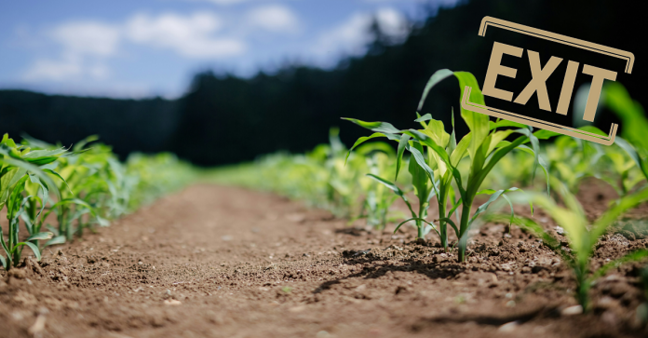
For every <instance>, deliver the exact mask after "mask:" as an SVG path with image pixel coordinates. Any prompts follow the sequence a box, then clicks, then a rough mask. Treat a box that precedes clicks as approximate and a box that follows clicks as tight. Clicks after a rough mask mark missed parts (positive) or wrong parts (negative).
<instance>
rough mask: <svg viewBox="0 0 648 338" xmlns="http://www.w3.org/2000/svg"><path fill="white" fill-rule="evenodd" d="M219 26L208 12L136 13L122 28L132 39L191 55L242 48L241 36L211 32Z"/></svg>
mask: <svg viewBox="0 0 648 338" xmlns="http://www.w3.org/2000/svg"><path fill="white" fill-rule="evenodd" d="M222 26H223V22H222V20H221V19H220V18H219V17H218V16H216V15H214V14H212V13H210V12H198V13H194V14H193V15H190V16H181V15H177V14H173V13H167V14H162V15H160V16H158V17H150V16H148V15H146V14H138V15H135V16H134V17H132V18H131V19H130V20H128V22H127V23H126V25H125V28H124V32H125V35H126V37H127V38H128V39H130V41H131V42H134V43H138V44H144V45H149V46H153V47H158V48H166V49H171V50H174V51H175V52H177V53H178V54H180V55H183V56H186V57H191V58H218V57H227V56H234V55H239V54H242V53H243V52H245V49H246V45H245V43H244V42H243V41H242V40H239V39H236V38H227V37H215V36H214V33H216V32H218V31H219V30H220V29H221V28H222Z"/></svg>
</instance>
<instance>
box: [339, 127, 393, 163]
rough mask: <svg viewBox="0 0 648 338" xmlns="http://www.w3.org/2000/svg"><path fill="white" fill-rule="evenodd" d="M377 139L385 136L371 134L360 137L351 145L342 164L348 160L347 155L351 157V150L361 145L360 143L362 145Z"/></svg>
mask: <svg viewBox="0 0 648 338" xmlns="http://www.w3.org/2000/svg"><path fill="white" fill-rule="evenodd" d="M378 137H387V136H386V135H385V134H383V133H373V134H371V135H369V136H363V137H360V138H359V139H358V140H357V141H355V143H354V144H353V147H351V149H349V151H348V152H347V155H346V157H345V158H344V164H346V162H347V160H348V159H349V155H351V152H352V151H353V149H355V148H356V147H357V146H359V145H361V144H362V143H364V142H366V141H369V140H371V139H374V138H378Z"/></svg>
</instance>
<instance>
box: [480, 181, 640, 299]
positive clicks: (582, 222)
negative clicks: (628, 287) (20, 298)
mask: <svg viewBox="0 0 648 338" xmlns="http://www.w3.org/2000/svg"><path fill="white" fill-rule="evenodd" d="M551 185H552V187H553V189H554V191H557V192H558V194H559V195H560V197H561V200H562V203H563V204H564V206H560V205H558V203H556V201H554V200H553V199H551V198H550V197H549V196H547V195H545V194H539V193H524V194H516V195H515V196H513V197H512V198H511V199H512V201H513V203H529V202H532V203H534V204H535V205H538V206H539V207H540V208H541V209H543V210H544V211H545V212H547V214H549V215H550V216H551V217H552V218H553V219H554V221H555V222H556V223H557V224H558V225H559V226H561V227H562V228H564V229H565V234H566V236H567V239H568V241H569V248H563V247H562V245H561V244H560V241H559V240H558V239H556V238H555V237H553V236H552V235H551V234H550V233H548V232H547V231H546V230H545V229H543V228H542V226H540V225H539V224H538V223H536V222H535V221H534V220H533V219H531V218H528V217H521V216H515V217H513V219H512V222H513V223H514V224H516V225H518V226H520V227H522V228H524V229H527V230H529V231H531V232H533V233H534V234H536V235H537V236H538V237H539V238H541V239H542V240H543V243H544V244H546V245H547V246H548V247H550V248H552V249H553V250H555V251H556V252H558V253H560V254H561V255H562V257H563V259H564V260H565V262H567V264H568V265H569V266H570V267H571V268H572V270H573V272H574V275H575V277H576V283H577V288H578V291H577V296H576V297H577V299H578V301H579V303H580V304H581V306H582V307H583V309H584V310H587V306H588V302H589V296H588V292H589V289H590V286H591V285H592V283H594V282H595V280H596V279H597V278H599V277H601V276H603V275H604V274H605V272H607V271H608V270H609V269H611V268H614V267H617V266H618V265H620V264H622V263H626V262H632V261H637V260H640V259H643V258H644V257H646V256H648V250H639V251H636V252H632V253H630V254H627V255H625V256H623V257H621V258H619V259H617V260H614V261H612V262H610V263H608V264H606V265H604V266H602V267H601V268H599V269H597V270H595V271H590V265H591V264H590V261H591V257H592V256H593V255H594V251H595V246H596V244H597V243H598V241H599V238H601V236H603V235H604V234H605V233H606V231H607V230H608V228H610V227H611V226H612V225H613V224H614V222H615V221H616V220H617V219H618V218H619V216H621V215H623V214H624V213H625V212H626V211H628V210H629V209H631V208H634V207H636V206H637V205H638V204H639V203H641V202H644V201H646V200H648V189H642V190H639V191H637V192H634V193H632V194H629V195H626V196H624V197H621V198H620V199H619V200H617V201H616V203H615V204H613V205H612V206H611V207H610V208H609V209H608V210H606V211H605V212H604V213H603V214H602V215H601V216H599V217H598V218H597V219H596V220H595V221H593V222H589V221H588V219H587V218H586V217H585V213H584V211H583V208H582V206H581V205H580V203H579V202H578V201H577V200H576V197H575V196H574V195H573V194H571V193H570V192H569V190H568V189H567V186H566V185H565V184H563V183H561V182H560V181H558V180H557V179H556V178H555V177H552V178H551ZM486 218H487V219H488V220H490V221H499V222H508V221H510V220H511V218H510V216H509V215H504V214H500V215H497V214H493V215H488V216H487V217H486Z"/></svg>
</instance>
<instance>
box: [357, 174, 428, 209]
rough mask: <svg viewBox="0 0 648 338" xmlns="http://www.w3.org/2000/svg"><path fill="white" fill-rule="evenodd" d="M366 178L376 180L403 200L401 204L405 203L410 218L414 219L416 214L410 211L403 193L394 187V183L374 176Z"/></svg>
mask: <svg viewBox="0 0 648 338" xmlns="http://www.w3.org/2000/svg"><path fill="white" fill-rule="evenodd" d="M367 176H369V177H370V178H372V179H374V180H376V181H377V182H379V183H381V184H383V185H384V186H386V187H387V188H389V189H390V190H392V191H393V192H395V193H396V195H398V196H399V197H400V198H401V199H402V200H403V202H405V204H406V205H407V207H408V208H409V210H410V212H411V213H412V217H416V213H414V210H412V205H411V204H410V202H409V201H408V200H407V197H406V196H405V194H404V193H403V191H402V190H401V189H400V188H399V187H398V186H396V184H394V183H392V182H389V181H387V180H386V179H384V178H381V177H379V176H376V175H374V174H367Z"/></svg>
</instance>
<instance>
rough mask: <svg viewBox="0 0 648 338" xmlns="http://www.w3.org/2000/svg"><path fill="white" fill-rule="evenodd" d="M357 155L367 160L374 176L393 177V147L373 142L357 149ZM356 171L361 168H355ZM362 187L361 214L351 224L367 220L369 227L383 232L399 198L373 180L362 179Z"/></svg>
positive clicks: (368, 167)
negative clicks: (362, 219)
mask: <svg viewBox="0 0 648 338" xmlns="http://www.w3.org/2000/svg"><path fill="white" fill-rule="evenodd" d="M356 153H357V154H359V155H361V156H363V157H364V158H365V161H366V164H367V169H368V170H369V173H370V174H372V175H373V176H378V177H380V176H391V172H392V171H393V170H392V166H391V164H392V163H393V161H394V159H395V158H396V155H395V153H394V150H393V148H392V147H391V146H389V145H388V144H387V143H382V142H373V143H370V144H365V145H362V146H360V147H358V148H357V150H356ZM353 169H354V170H357V169H360V168H357V169H356V168H353ZM359 183H360V187H361V189H362V193H363V195H364V201H363V203H362V209H361V210H360V213H359V214H358V215H357V216H356V217H353V218H352V219H351V220H350V221H349V224H352V223H353V222H354V221H355V220H357V219H359V218H365V219H366V220H367V225H368V226H371V227H373V228H375V229H377V230H383V229H384V228H385V226H386V225H387V222H388V221H389V220H391V218H390V217H389V211H390V210H389V208H390V207H391V205H392V204H393V203H394V201H395V200H396V198H397V196H396V195H394V194H392V193H391V191H389V189H387V187H385V186H384V185H382V184H380V183H378V182H376V181H375V180H373V179H370V178H366V179H360V182H359Z"/></svg>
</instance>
